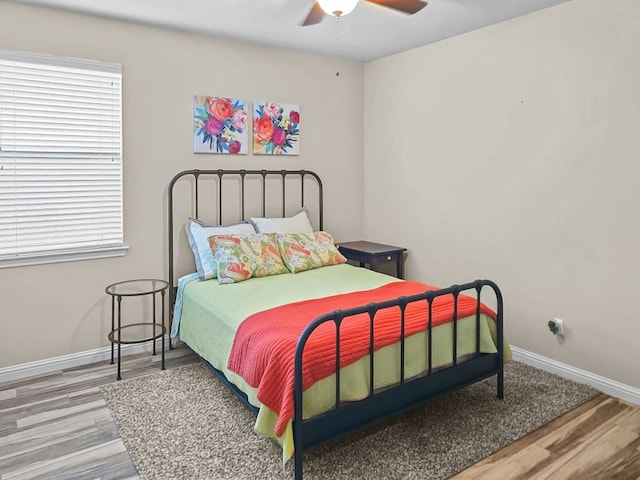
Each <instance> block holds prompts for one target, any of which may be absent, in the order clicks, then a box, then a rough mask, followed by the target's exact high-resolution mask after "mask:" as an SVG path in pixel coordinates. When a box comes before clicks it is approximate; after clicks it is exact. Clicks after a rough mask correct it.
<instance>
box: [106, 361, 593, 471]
mask: <svg viewBox="0 0 640 480" xmlns="http://www.w3.org/2000/svg"><path fill="white" fill-rule="evenodd" d="M101 390H102V394H103V396H104V398H105V400H106V402H107V405H108V407H109V409H110V410H111V413H112V415H113V418H114V421H115V423H116V425H117V427H118V429H119V432H120V436H121V437H122V440H123V442H124V444H125V446H126V448H127V450H128V452H129V454H130V455H131V458H132V460H133V462H134V464H135V465H136V468H137V469H138V472H139V474H140V477H141V478H142V479H143V480H170V479H181V480H182V479H185V480H186V479H188V480H200V479H202V480H205V479H206V480H213V479H220V480H227V479H228V480H236V479H252V480H253V479H276V480H281V479H289V478H293V473H292V472H293V469H292V465H291V463H292V462H289V464H287V465H286V466H285V467H283V465H282V461H281V458H282V457H281V450H280V448H279V446H278V445H277V444H276V443H275V442H273V441H271V440H269V439H267V438H264V437H262V436H259V435H257V434H256V433H254V432H253V423H254V421H255V417H254V416H253V414H251V413H250V412H249V411H248V410H247V409H246V407H244V405H243V404H242V403H241V402H240V400H238V399H237V398H236V397H235V396H234V395H233V394H232V393H231V392H230V391H229V390H228V389H227V387H225V386H224V384H223V383H222V382H221V381H220V380H218V378H216V377H215V376H214V375H213V373H211V372H210V371H209V370H208V369H207V367H205V366H203V365H202V364H199V363H195V364H192V365H186V366H183V367H179V368H175V369H172V370H166V371H164V372H158V373H153V374H150V375H147V376H144V377H138V378H134V379H131V380H126V381H122V382H119V383H115V384H109V385H105V386H103V387H101ZM495 392H496V384H495V378H491V379H487V380H484V381H482V382H480V383H477V384H475V385H472V386H471V387H468V388H466V389H464V390H461V391H459V392H456V393H453V394H451V395H448V396H446V397H444V398H442V399H440V400H436V401H434V402H431V403H429V404H427V405H425V406H423V407H420V408H418V409H416V410H413V411H411V412H408V413H406V414H404V415H402V416H400V417H397V418H395V419H392V420H389V421H385V422H383V423H381V424H379V425H377V426H375V427H371V428H369V429H367V430H365V431H363V432H360V433H356V434H353V435H350V436H348V437H346V438H345V439H343V440H339V441H337V442H334V443H331V444H329V445H326V446H324V447H321V448H319V449H317V450H314V451H312V452H309V453H308V454H305V461H304V478H305V479H306V480H319V479H337V480H341V479H345V480H346V479H360V478H361V479H376V480H378V479H383V478H384V479H420V480H425V479H445V478H448V477H450V476H451V475H454V474H455V473H457V472H460V471H462V470H464V469H465V468H466V467H468V466H470V465H472V464H474V463H476V462H478V461H479V460H481V459H482V458H484V457H486V456H488V455H490V454H491V453H493V452H495V451H497V450H499V449H500V448H502V447H504V446H506V445H508V444H509V443H511V442H513V441H514V440H517V439H518V438H521V437H523V436H524V435H526V434H527V433H529V432H531V431H533V430H535V429H537V428H539V427H541V426H543V425H545V424H546V423H548V422H549V421H551V420H552V419H554V418H556V417H558V416H560V415H562V414H563V413H565V412H567V411H569V410H571V409H573V408H575V407H577V406H578V405H580V404H582V403H584V402H585V401H587V400H588V399H590V398H592V397H593V396H595V395H596V394H597V393H598V392H597V391H596V390H594V389H592V388H590V387H587V386H584V385H580V384H578V383H574V382H571V381H569V380H565V379H562V378H560V377H557V376H555V375H552V374H549V373H546V372H543V371H541V370H538V369H535V368H532V367H529V366H527V365H524V364H522V363H519V362H515V361H512V362H510V363H508V364H507V365H506V366H505V398H504V400H498V399H497V398H496V395H495Z"/></svg>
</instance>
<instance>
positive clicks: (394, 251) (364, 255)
mask: <svg viewBox="0 0 640 480" xmlns="http://www.w3.org/2000/svg"><path fill="white" fill-rule="evenodd" d="M338 249H339V250H340V253H342V255H344V256H345V257H347V259H348V260H353V261H355V262H359V263H360V266H361V267H364V266H365V264H366V265H369V268H370V269H371V270H376V269H377V268H378V266H380V265H383V264H385V263H390V262H395V264H396V276H397V277H398V278H404V252H406V251H407V249H406V248H403V247H394V246H392V245H383V244H381V243H374V242H365V241H358V242H342V243H340V244H339V245H338Z"/></svg>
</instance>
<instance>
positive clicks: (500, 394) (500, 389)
mask: <svg viewBox="0 0 640 480" xmlns="http://www.w3.org/2000/svg"><path fill="white" fill-rule="evenodd" d="M498 398H499V399H500V400H502V399H504V371H503V370H502V369H500V371H499V372H498Z"/></svg>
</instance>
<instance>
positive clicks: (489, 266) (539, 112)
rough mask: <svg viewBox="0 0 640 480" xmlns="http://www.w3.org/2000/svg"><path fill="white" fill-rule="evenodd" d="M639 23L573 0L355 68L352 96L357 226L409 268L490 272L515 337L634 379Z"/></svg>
mask: <svg viewBox="0 0 640 480" xmlns="http://www.w3.org/2000/svg"><path fill="white" fill-rule="evenodd" d="M639 18H640V2H638V1H637V0H616V1H615V2H606V5H605V4H604V3H603V2H601V1H597V0H574V1H572V2H568V3H566V4H563V5H560V6H558V7H554V8H550V9H547V10H543V11H539V12H537V13H534V14H531V15H528V16H525V17H521V18H518V19H515V20H511V21H508V22H504V23H502V24H499V25H495V26H492V27H489V28H485V29H482V30H479V31H475V32H472V33H469V34H466V35H462V36H459V37H456V38H453V39H450V40H447V41H443V42H440V43H437V44H433V45H430V46H426V47H422V48H419V49H416V50H413V51H409V52H405V53H402V54H399V55H396V56H392V57H388V58H385V59H382V60H379V61H376V62H372V63H369V64H367V65H366V66H365V99H364V104H365V107H364V108H365V110H364V112H365V142H364V145H365V149H364V154H365V165H364V178H365V189H364V203H365V205H366V207H365V229H364V230H365V236H367V237H368V238H370V239H373V240H379V241H383V242H390V243H392V244H399V245H404V246H406V247H408V249H409V257H408V264H407V272H408V277H410V278H416V279H420V280H423V281H427V282H433V283H435V284H440V285H447V284H451V283H460V282H465V281H470V280H473V279H475V278H479V277H486V278H491V279H494V280H495V281H496V282H498V284H499V285H500V286H501V287H502V290H503V293H504V296H505V298H506V327H505V328H506V333H507V336H508V338H509V339H510V341H511V342H512V343H513V344H514V345H516V346H518V347H521V348H524V349H527V350H529V351H532V352H536V353H538V354H541V355H544V356H547V357H550V358H554V359H557V360H559V361H561V362H565V363H568V364H570V365H573V366H576V367H579V368H582V369H585V370H588V371H591V372H594V373H597V374H600V375H604V376H606V377H609V378H611V379H614V380H617V381H620V382H623V383H626V384H628V385H631V386H633V387H640V374H639V373H638V372H639V370H638V365H640V348H638V338H640V322H639V321H638V313H637V305H636V303H637V302H636V299H637V288H638V286H639V285H640V284H639V278H640V222H639V221H638V218H639V217H638V208H639V206H640V188H639V186H638V184H639V182H640V155H639V153H640V135H639V134H638V125H639V124H640V118H639V117H640V88H639V86H640V62H639V61H638V59H639V58H640V57H639V54H640V28H638V19H639ZM553 317H560V318H562V319H564V320H565V322H566V329H567V335H566V338H565V340H564V342H558V341H557V339H556V338H554V337H553V336H552V335H551V334H550V333H549V332H548V330H547V327H546V323H547V321H548V320H549V319H551V318H553Z"/></svg>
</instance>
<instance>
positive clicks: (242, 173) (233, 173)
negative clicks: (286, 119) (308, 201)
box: [167, 169, 324, 312]
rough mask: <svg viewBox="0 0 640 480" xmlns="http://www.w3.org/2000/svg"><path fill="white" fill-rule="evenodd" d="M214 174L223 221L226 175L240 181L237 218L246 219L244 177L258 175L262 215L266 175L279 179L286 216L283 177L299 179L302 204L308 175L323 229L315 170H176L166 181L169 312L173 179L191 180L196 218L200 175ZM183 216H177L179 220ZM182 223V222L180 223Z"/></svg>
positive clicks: (172, 299)
mask: <svg viewBox="0 0 640 480" xmlns="http://www.w3.org/2000/svg"><path fill="white" fill-rule="evenodd" d="M202 177H204V178H208V179H211V178H213V179H214V180H216V178H217V181H216V182H215V185H216V187H217V210H218V223H219V224H223V213H224V210H223V199H224V195H223V190H224V181H223V180H225V179H234V180H235V181H236V182H237V181H239V186H240V191H239V203H240V205H239V207H240V208H239V213H240V220H245V219H246V217H245V203H246V194H247V190H246V189H245V180H246V179H247V178H250V179H255V178H257V179H258V180H259V181H260V184H261V189H262V192H261V195H260V197H261V198H260V205H261V216H263V217H264V216H266V208H267V204H268V203H269V202H268V200H269V199H268V197H267V180H268V179H273V178H275V179H278V178H279V179H281V182H282V188H281V193H280V194H281V196H282V210H281V216H282V217H285V216H286V209H287V191H289V192H291V188H292V186H291V185H290V182H287V181H286V180H287V179H288V178H291V177H293V178H294V179H299V187H298V188H299V191H300V199H301V205H300V207H304V206H305V179H306V178H310V179H312V181H315V183H316V189H317V192H318V203H317V206H318V219H319V229H320V230H322V229H323V216H324V212H323V197H322V181H321V180H320V177H319V176H318V174H316V173H315V172H312V171H309V170H222V169H218V170H197V169H196V170H185V171H183V172H180V173H178V174H177V175H176V176H175V177H173V178H172V179H171V182H169V195H168V198H169V208H168V242H167V245H168V250H169V285H170V288H169V305H170V312H172V311H173V304H174V302H175V288H174V287H175V280H176V279H175V278H174V275H175V274H174V267H175V266H174V235H175V232H174V218H173V217H174V187H175V185H176V183H178V181H179V180H181V179H185V178H186V179H187V180H190V181H191V184H192V196H191V199H192V202H193V204H192V205H193V207H192V212H191V214H190V216H192V217H194V218H199V214H200V210H201V208H200V199H201V195H200V188H201V186H202V185H201V182H200V180H201V178H202ZM183 220H186V218H185V219H180V221H181V222H182V221H183ZM181 226H182V223H181Z"/></svg>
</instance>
